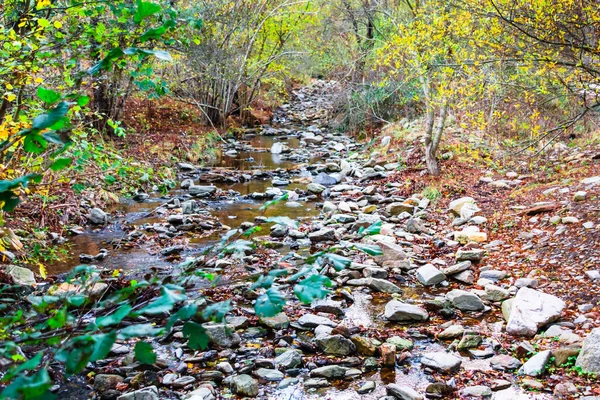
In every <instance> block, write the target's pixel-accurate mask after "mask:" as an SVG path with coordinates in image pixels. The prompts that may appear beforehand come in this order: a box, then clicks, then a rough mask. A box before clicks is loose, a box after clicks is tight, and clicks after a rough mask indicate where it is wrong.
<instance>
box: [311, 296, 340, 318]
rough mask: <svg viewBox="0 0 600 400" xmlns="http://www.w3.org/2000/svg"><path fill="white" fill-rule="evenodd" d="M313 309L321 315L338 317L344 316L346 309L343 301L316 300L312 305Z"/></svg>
mask: <svg viewBox="0 0 600 400" xmlns="http://www.w3.org/2000/svg"><path fill="white" fill-rule="evenodd" d="M311 308H312V309H313V310H315V311H316V312H320V313H327V314H333V315H338V316H339V315H344V307H342V302H341V301H334V300H331V299H322V300H314V301H313V302H312V304H311Z"/></svg>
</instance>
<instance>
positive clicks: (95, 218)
mask: <svg viewBox="0 0 600 400" xmlns="http://www.w3.org/2000/svg"><path fill="white" fill-rule="evenodd" d="M89 219H90V222H91V223H92V224H94V225H104V224H106V223H107V222H108V214H106V213H105V212H104V211H102V210H101V209H99V208H92V210H91V211H90V215H89Z"/></svg>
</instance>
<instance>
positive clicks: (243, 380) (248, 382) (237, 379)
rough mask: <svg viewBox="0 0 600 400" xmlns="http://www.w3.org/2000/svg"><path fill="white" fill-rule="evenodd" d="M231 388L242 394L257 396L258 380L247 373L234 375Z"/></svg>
mask: <svg viewBox="0 0 600 400" xmlns="http://www.w3.org/2000/svg"><path fill="white" fill-rule="evenodd" d="M231 390H232V391H233V392H234V393H235V394H239V395H241V396H247V397H255V396H257V395H258V381H257V380H256V379H254V378H252V377H251V376H250V375H246V374H242V375H238V376H234V377H233V379H232V380H231Z"/></svg>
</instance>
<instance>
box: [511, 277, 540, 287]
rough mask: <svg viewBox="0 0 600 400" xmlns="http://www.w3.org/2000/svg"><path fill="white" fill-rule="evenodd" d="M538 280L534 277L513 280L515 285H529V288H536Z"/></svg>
mask: <svg viewBox="0 0 600 400" xmlns="http://www.w3.org/2000/svg"><path fill="white" fill-rule="evenodd" d="M538 285H539V282H538V280H537V279H534V278H519V279H517V280H516V281H515V286H516V287H517V288H518V289H520V288H522V287H530V288H536V287H538Z"/></svg>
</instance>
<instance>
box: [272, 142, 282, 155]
mask: <svg viewBox="0 0 600 400" xmlns="http://www.w3.org/2000/svg"><path fill="white" fill-rule="evenodd" d="M281 153H283V143H281V142H275V143H273V145H272V146H271V154H281Z"/></svg>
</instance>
